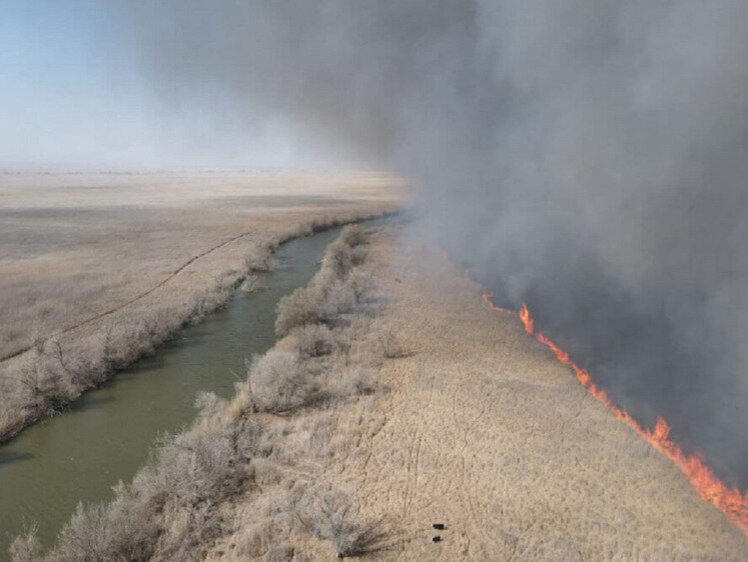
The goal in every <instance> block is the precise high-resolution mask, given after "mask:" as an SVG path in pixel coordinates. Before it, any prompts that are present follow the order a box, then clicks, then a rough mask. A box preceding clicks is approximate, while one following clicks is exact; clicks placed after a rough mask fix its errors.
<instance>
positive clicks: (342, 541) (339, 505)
mask: <svg viewBox="0 0 748 562" xmlns="http://www.w3.org/2000/svg"><path fill="white" fill-rule="evenodd" d="M355 511H356V510H355V506H354V504H353V501H352V499H351V497H350V496H349V495H348V494H346V493H344V492H341V491H339V490H335V489H332V488H328V489H326V490H324V491H323V492H321V493H318V494H317V495H316V496H315V497H313V499H312V500H311V501H309V502H308V503H307V504H306V505H305V506H303V507H302V512H303V516H301V518H302V521H304V523H305V525H306V526H307V528H308V529H309V530H310V531H311V532H312V533H313V534H314V535H315V536H316V537H317V538H320V539H323V540H329V541H331V542H332V545H333V548H334V549H335V553H336V554H337V555H338V558H345V557H348V556H363V555H365V554H370V553H372V552H376V551H379V550H382V549H383V548H384V546H385V544H384V540H385V539H386V536H387V533H386V530H385V528H384V526H383V525H382V521H381V520H374V521H370V520H364V519H362V518H360V517H359V516H358V515H357V514H356V513H355Z"/></svg>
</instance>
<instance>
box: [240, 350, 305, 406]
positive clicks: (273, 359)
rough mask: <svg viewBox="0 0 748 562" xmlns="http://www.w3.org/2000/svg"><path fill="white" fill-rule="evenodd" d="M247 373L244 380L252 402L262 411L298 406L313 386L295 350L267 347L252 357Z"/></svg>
mask: <svg viewBox="0 0 748 562" xmlns="http://www.w3.org/2000/svg"><path fill="white" fill-rule="evenodd" d="M248 375H249V376H248V380H247V384H248V387H249V390H250V395H251V397H252V400H253V402H254V405H255V407H256V408H257V409H259V410H262V411H266V412H285V411H288V410H292V409H294V408H298V407H299V406H302V405H303V404H304V403H305V402H307V401H308V400H309V399H310V398H311V396H312V395H313V393H314V390H315V388H314V386H313V385H312V383H311V381H310V380H309V378H310V376H309V371H307V369H306V367H305V366H304V365H303V363H302V361H301V358H300V356H299V354H298V352H289V351H278V350H274V349H271V350H270V351H269V352H268V353H266V354H265V355H264V356H262V357H260V358H255V359H254V360H253V362H252V364H251V366H250V368H249V373H248Z"/></svg>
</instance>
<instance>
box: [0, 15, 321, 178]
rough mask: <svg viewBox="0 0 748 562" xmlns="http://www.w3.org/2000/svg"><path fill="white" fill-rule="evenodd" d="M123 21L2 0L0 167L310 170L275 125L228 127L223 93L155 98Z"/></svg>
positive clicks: (267, 121) (269, 120) (227, 98)
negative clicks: (280, 168) (210, 109)
mask: <svg viewBox="0 0 748 562" xmlns="http://www.w3.org/2000/svg"><path fill="white" fill-rule="evenodd" d="M126 18H127V13H126V12H124V11H123V10H122V9H121V3H120V2H117V1H114V2H96V1H70V0H52V1H41V0H3V3H2V5H1V6H0V85H1V87H0V165H20V166H22V167H23V166H63V167H72V168H93V169H100V168H105V167H107V166H111V167H115V168H119V167H122V168H138V167H148V168H163V167H228V168H236V167H288V166H293V165H303V164H310V158H308V156H309V155H308V154H302V153H301V151H300V150H299V149H298V147H297V146H296V144H295V142H294V141H293V134H292V133H291V132H290V128H289V127H288V125H287V124H285V123H283V122H282V121H281V120H280V119H279V118H278V117H277V116H272V117H271V116H267V115H265V116H261V117H262V118H261V119H260V118H258V119H256V120H255V121H254V122H253V123H251V124H249V125H248V124H247V123H246V122H241V123H237V122H235V121H234V120H232V119H231V118H230V115H231V114H232V111H230V106H231V105H232V104H233V103H236V100H233V99H232V98H231V95H230V94H229V93H227V92H226V91H225V90H223V89H212V88H211V87H210V86H209V85H207V84H206V87H205V88H202V89H201V90H200V91H199V92H196V93H195V95H194V96H189V97H186V96H182V97H181V99H165V97H168V95H167V96H164V95H163V93H162V94H161V95H159V94H158V93H155V92H154V91H153V88H151V87H150V86H149V85H148V84H146V83H144V81H143V75H142V73H141V72H140V63H141V61H140V54H139V51H138V50H137V48H136V45H134V44H133V43H132V42H131V41H129V40H128V37H127V26H126V25H125V24H124V23H123V22H125V21H126ZM242 103H245V102H244V101H243V102H242ZM209 108H213V110H214V111H209V110H208V109H209ZM314 156H315V157H317V156H319V155H314Z"/></svg>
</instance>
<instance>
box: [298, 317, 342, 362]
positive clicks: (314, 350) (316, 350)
mask: <svg viewBox="0 0 748 562" xmlns="http://www.w3.org/2000/svg"><path fill="white" fill-rule="evenodd" d="M292 335H293V336H294V337H295V338H296V347H297V349H298V350H299V353H301V354H302V355H303V356H305V357H320V356H322V355H329V354H330V353H332V352H333V351H334V350H335V348H336V346H337V342H336V338H335V334H334V333H333V331H332V330H331V329H330V328H328V327H327V326H325V325H324V324H308V325H306V326H302V327H300V328H296V329H295V330H294V331H293V332H292Z"/></svg>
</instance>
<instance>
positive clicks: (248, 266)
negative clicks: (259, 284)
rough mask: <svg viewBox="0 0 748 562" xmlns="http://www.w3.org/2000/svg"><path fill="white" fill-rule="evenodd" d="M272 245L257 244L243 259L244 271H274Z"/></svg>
mask: <svg viewBox="0 0 748 562" xmlns="http://www.w3.org/2000/svg"><path fill="white" fill-rule="evenodd" d="M273 250H274V245H273V244H270V243H258V244H255V246H254V247H253V248H252V250H250V252H249V253H248V254H247V256H246V257H245V258H244V269H245V271H272V270H273V269H275V259H274V257H273Z"/></svg>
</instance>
